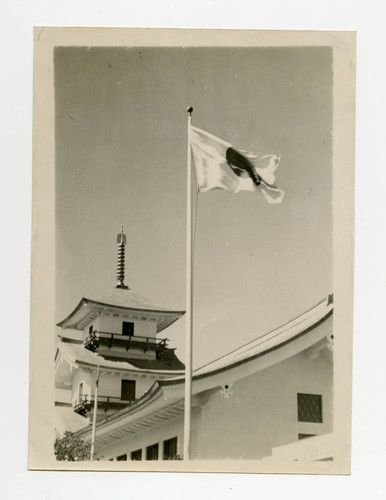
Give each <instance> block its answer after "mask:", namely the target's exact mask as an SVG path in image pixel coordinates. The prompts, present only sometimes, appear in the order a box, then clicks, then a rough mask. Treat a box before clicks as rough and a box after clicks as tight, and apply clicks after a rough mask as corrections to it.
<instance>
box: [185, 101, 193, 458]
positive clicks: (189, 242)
mask: <svg viewBox="0 0 386 500" xmlns="http://www.w3.org/2000/svg"><path fill="white" fill-rule="evenodd" d="M187 111H188V113H189V117H188V155H187V183H186V337H185V412H184V460H190V452H191V449H190V437H191V415H192V360H193V355H192V354H193V352H192V351H193V345H192V344H193V339H192V331H193V276H192V275H193V273H192V265H193V224H192V217H193V197H192V163H191V150H190V127H191V124H192V112H193V108H192V107H189V108H188V109H187Z"/></svg>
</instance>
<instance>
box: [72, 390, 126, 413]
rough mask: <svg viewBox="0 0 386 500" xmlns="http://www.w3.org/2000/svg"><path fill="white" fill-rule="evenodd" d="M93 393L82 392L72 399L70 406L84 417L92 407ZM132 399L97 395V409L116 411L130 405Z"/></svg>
mask: <svg viewBox="0 0 386 500" xmlns="http://www.w3.org/2000/svg"><path fill="white" fill-rule="evenodd" d="M94 401H95V398H94V395H91V396H90V395H89V394H84V395H82V396H80V397H79V398H78V399H77V400H76V401H74V403H73V405H72V408H73V410H74V412H75V413H78V415H82V417H85V416H86V415H87V413H89V412H90V410H92V409H93V408H94ZM133 402H134V401H125V400H122V399H121V398H119V397H116V396H98V410H104V411H105V412H108V411H110V410H113V411H118V410H120V409H122V408H126V407H127V406H130V405H131V404H132V403H133Z"/></svg>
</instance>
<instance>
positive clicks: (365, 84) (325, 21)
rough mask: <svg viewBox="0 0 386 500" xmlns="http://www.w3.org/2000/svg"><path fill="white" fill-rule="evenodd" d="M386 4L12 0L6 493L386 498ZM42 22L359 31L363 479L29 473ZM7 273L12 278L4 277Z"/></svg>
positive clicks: (4, 140)
mask: <svg viewBox="0 0 386 500" xmlns="http://www.w3.org/2000/svg"><path fill="white" fill-rule="evenodd" d="M382 5H383V4H382V2H380V1H371V0H370V1H367V2H358V1H345V0H342V1H337V0H335V1H326V0H324V1H312V2H311V1H309V0H308V1H299V0H292V1H285V0H283V1H274V0H270V1H267V0H266V1H264V2H261V1H258V0H249V1H246V0H245V1H240V0H239V1H238V2H236V1H228V0H213V1H207V0H206V1H204V0H201V1H199V0H196V1H195V2H187V1H186V0H179V1H177V0H173V1H163V2H159V1H158V2H157V1H145V0H142V1H141V2H132V1H127V0H126V1H113V0H110V1H109V2H107V1H103V2H101V1H100V2H97V1H90V0H85V1H83V2H80V1H79V0H78V1H73V0H67V1H66V2H64V1H60V0H51V1H43V0H41V1H38V0H35V1H30V2H26V1H22V0H3V1H2V2H1V4H0V37H1V44H0V47H1V59H0V60H1V70H0V75H1V76H0V85H1V93H0V95H1V103H2V104H1V108H0V109H1V114H2V120H1V121H0V141H1V152H2V155H1V159H2V162H1V172H2V181H1V182H0V189H1V192H0V204H1V205H0V214H1V229H2V239H1V247H0V248H1V259H0V264H1V276H2V278H3V280H2V281H3V286H2V288H1V304H2V308H1V312H2V319H3V323H4V324H3V329H2V343H1V345H2V353H1V363H0V370H1V372H0V383H1V395H2V405H1V406H2V410H1V413H0V414H1V416H0V419H1V429H2V440H1V450H2V453H1V454H0V460H1V471H2V490H3V491H4V490H5V493H3V497H4V498H12V499H13V498H15V499H19V498H20V499H24V498H39V499H42V498H44V499H55V500H56V499H61V498H69V497H75V498H79V497H80V496H83V495H87V496H92V497H93V498H105V497H106V496H109V497H114V496H118V495H119V496H120V497H123V498H138V497H139V496H141V498H144V499H147V498H153V497H156V498H157V499H163V498H175V497H176V498H177V496H178V498H180V497H181V496H184V497H185V498H188V499H190V498H196V497H197V496H198V495H200V496H201V497H202V498H210V497H213V496H216V497H217V498H243V497H255V496H256V497H257V496H258V497H262V496H263V497H264V498H265V499H279V498H282V497H283V496H284V495H285V497H286V498H289V499H291V498H296V499H299V498H311V497H312V498H314V499H319V498H320V499H322V498H323V499H324V498H325V497H326V496H327V495H328V496H330V498H340V497H342V498H343V497H344V498H347V497H350V498H363V497H365V498H371V499H378V498H384V483H385V481H384V471H385V470H386V425H385V414H386V411H385V410H386V406H385V398H384V394H385V385H384V381H385V380H386V377H385V375H386V374H385V362H384V359H383V358H384V352H385V348H386V343H385V336H386V332H385V327H384V325H383V322H382V321H381V315H382V309H383V302H384V295H385V292H384V284H385V283H386V279H385V265H384V258H385V257H384V255H385V253H386V248H385V229H384V227H385V222H384V218H385V215H386V211H385V195H384V192H383V191H384V189H383V186H384V185H385V183H386V178H385V167H384V162H383V155H382V147H383V143H384V136H385V126H384V117H385V115H386V113H385V99H384V89H385V88H386V82H385V69H384V47H385V46H386V43H385V42H386V40H385V38H386V35H385V30H384V20H383V18H384V16H383V9H382ZM34 25H47V26H130V27H186V28H196V27H203V28H204V27H205V28H211V27H213V28H248V29H309V30H313V29H324V30H340V29H341V30H357V31H358V39H357V42H358V52H357V63H358V66H357V68H358V79H357V160H356V238H355V240H356V241H355V243H356V249H355V254H356V258H355V265H356V268H355V306H354V318H355V319H354V320H355V325H354V375H353V384H354V392H353V440H352V448H353V454H352V475H351V477H315V476H278V475H271V476H262V475H224V474H220V475H214V474H190V475H186V474H179V475H176V474H166V475H165V474H164V475H161V474H155V473H153V474H151V475H150V474H144V473H141V474H133V473H130V474H128V473H85V472H83V473H71V472H59V473H57V472H28V471H27V470H26V467H27V442H28V436H27V415H28V356H29V274H30V263H29V259H30V232H31V228H30V219H31V210H30V206H31V153H32V57H33V45H32V40H33V29H32V27H33V26H34ZM4 278H5V279H4Z"/></svg>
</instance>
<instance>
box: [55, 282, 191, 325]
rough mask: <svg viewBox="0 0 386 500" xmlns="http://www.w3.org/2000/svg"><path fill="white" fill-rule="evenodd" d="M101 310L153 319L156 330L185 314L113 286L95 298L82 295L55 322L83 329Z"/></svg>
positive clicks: (108, 312)
mask: <svg viewBox="0 0 386 500" xmlns="http://www.w3.org/2000/svg"><path fill="white" fill-rule="evenodd" d="M101 312H104V313H106V314H114V315H115V314H118V315H122V316H125V315H131V316H132V315H138V316H140V317H144V318H146V319H154V320H155V321H156V322H157V332H160V331H162V330H163V329H165V328H167V327H168V326H169V325H171V324H172V323H174V322H175V321H176V320H177V319H178V318H180V317H181V316H182V315H183V314H185V311H173V310H171V309H167V308H165V307H161V306H158V305H156V304H153V303H152V302H150V301H149V300H147V299H146V298H145V297H142V296H141V295H138V294H137V293H134V292H133V291H132V290H129V289H126V288H113V289H111V290H109V291H107V292H106V293H104V294H103V295H101V296H100V297H98V298H97V299H88V298H85V297H83V298H82V299H81V300H80V302H79V304H78V305H77V306H76V307H75V309H74V310H73V311H72V312H71V313H70V314H69V315H68V316H67V318H65V319H64V320H62V321H60V322H59V323H57V326H60V327H61V328H73V329H76V330H83V328H84V327H85V326H87V324H89V323H90V322H91V321H93V320H94V319H95V318H96V317H97V316H98V314H100V313H101Z"/></svg>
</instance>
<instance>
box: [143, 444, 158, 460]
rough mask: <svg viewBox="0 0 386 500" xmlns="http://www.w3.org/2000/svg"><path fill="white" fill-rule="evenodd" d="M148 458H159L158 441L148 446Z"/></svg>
mask: <svg viewBox="0 0 386 500" xmlns="http://www.w3.org/2000/svg"><path fill="white" fill-rule="evenodd" d="M146 460H158V443H156V444H152V445H150V446H148V447H147V448H146Z"/></svg>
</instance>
